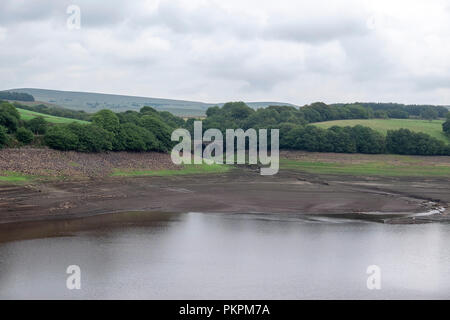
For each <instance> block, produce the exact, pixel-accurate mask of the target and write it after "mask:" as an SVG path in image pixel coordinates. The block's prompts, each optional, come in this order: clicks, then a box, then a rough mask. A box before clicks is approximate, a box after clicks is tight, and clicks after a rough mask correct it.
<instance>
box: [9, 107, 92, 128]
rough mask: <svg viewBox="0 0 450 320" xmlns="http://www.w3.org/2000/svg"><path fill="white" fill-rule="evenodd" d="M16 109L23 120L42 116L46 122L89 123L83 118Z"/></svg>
mask: <svg viewBox="0 0 450 320" xmlns="http://www.w3.org/2000/svg"><path fill="white" fill-rule="evenodd" d="M16 109H17V111H19V113H20V118H21V119H23V120H30V119H33V118H36V117H43V118H44V119H45V120H46V121H47V122H50V123H71V122H78V123H85V124H86V123H89V122H87V121H84V120H78V119H70V118H63V117H57V116H51V115H48V114H43V113H39V112H34V111H30V110H25V109H20V108H16Z"/></svg>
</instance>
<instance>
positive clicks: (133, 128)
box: [114, 123, 160, 151]
mask: <svg viewBox="0 0 450 320" xmlns="http://www.w3.org/2000/svg"><path fill="white" fill-rule="evenodd" d="M159 149H160V143H159V141H158V140H157V139H156V137H155V136H154V135H153V133H151V132H150V131H148V130H146V129H144V128H142V127H138V126H137V125H135V124H132V123H125V124H121V125H120V128H119V133H118V134H117V136H116V139H115V144H114V150H117V151H120V150H127V151H151V150H154V151H158V150H159Z"/></svg>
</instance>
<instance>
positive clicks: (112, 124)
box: [92, 109, 119, 133]
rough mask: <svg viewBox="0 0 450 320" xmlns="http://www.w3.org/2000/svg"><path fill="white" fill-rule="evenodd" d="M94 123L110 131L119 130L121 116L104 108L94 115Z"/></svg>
mask: <svg viewBox="0 0 450 320" xmlns="http://www.w3.org/2000/svg"><path fill="white" fill-rule="evenodd" d="M92 123H94V124H96V125H97V126H99V127H100V128H103V129H105V130H108V131H109V132H114V133H115V132H117V130H118V129H119V117H117V115H116V114H115V113H114V112H112V111H111V110H107V109H103V110H100V111H98V112H97V113H95V114H94V115H93V116H92Z"/></svg>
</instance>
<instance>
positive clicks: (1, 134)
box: [0, 126, 8, 148]
mask: <svg viewBox="0 0 450 320" xmlns="http://www.w3.org/2000/svg"><path fill="white" fill-rule="evenodd" d="M6 143H8V130H7V129H6V128H5V127H4V126H0V148H3V146H4V145H5V144H6Z"/></svg>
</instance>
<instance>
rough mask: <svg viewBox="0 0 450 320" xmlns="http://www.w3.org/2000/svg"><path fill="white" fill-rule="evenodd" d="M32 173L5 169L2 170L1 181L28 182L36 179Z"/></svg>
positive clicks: (0, 173)
mask: <svg viewBox="0 0 450 320" xmlns="http://www.w3.org/2000/svg"><path fill="white" fill-rule="evenodd" d="M35 178H36V177H34V176H31V175H25V174H21V173H18V172H12V171H3V172H0V182H2V181H3V182H27V181H31V180H33V179H35Z"/></svg>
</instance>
